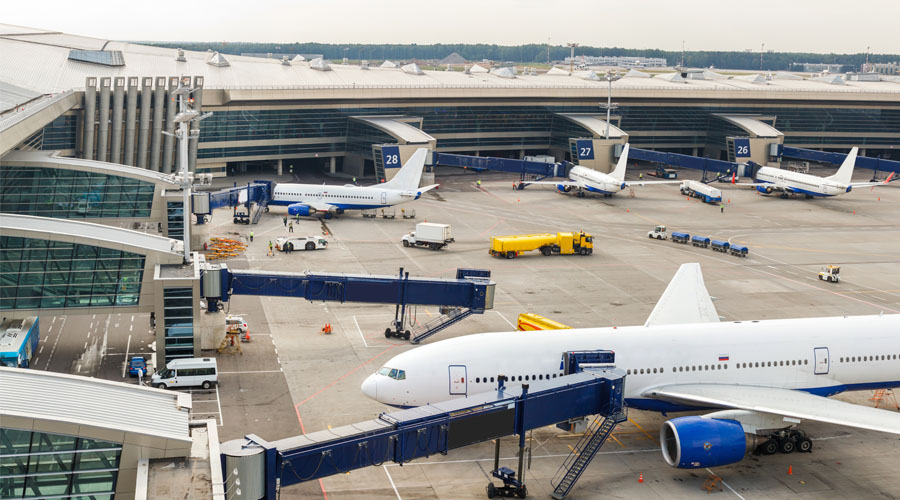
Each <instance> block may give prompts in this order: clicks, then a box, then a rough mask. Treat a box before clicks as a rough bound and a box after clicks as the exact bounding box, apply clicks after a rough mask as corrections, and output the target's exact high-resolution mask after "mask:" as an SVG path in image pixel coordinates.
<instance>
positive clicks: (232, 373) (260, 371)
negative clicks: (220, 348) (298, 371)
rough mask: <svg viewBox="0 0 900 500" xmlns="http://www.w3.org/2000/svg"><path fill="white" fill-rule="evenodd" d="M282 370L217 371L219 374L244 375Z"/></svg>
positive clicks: (279, 371)
mask: <svg viewBox="0 0 900 500" xmlns="http://www.w3.org/2000/svg"><path fill="white" fill-rule="evenodd" d="M281 371H282V370H251V371H247V372H219V375H244V374H246V373H281Z"/></svg>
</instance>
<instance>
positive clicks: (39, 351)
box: [38, 344, 45, 354]
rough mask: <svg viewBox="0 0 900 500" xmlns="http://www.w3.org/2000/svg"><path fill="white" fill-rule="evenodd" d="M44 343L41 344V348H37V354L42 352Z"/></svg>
mask: <svg viewBox="0 0 900 500" xmlns="http://www.w3.org/2000/svg"><path fill="white" fill-rule="evenodd" d="M44 345H45V344H41V348H40V350H38V354H40V353H42V352H44Z"/></svg>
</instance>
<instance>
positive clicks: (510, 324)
mask: <svg viewBox="0 0 900 500" xmlns="http://www.w3.org/2000/svg"><path fill="white" fill-rule="evenodd" d="M492 312H495V313H497V314H499V315H500V317H501V318H503V321H506V322H507V323H508V324H509V326H511V327H512V328H513V330H515V329H516V325H514V324H512V323H510V322H509V320H508V319H506V316H504V315H503V314H502V313H501V312H500V311H492Z"/></svg>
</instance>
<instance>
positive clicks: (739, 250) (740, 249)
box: [729, 245, 749, 257]
mask: <svg viewBox="0 0 900 500" xmlns="http://www.w3.org/2000/svg"><path fill="white" fill-rule="evenodd" d="M729 251H730V252H731V255H737V256H738V257H746V256H747V253H748V252H749V250H747V247H745V246H742V245H731V248H730V249H729Z"/></svg>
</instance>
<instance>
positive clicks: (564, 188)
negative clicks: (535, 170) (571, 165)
mask: <svg viewBox="0 0 900 500" xmlns="http://www.w3.org/2000/svg"><path fill="white" fill-rule="evenodd" d="M556 189H557V190H558V191H559V192H561V193H568V192H569V191H571V190H572V186H564V185H562V184H557V185H556Z"/></svg>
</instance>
